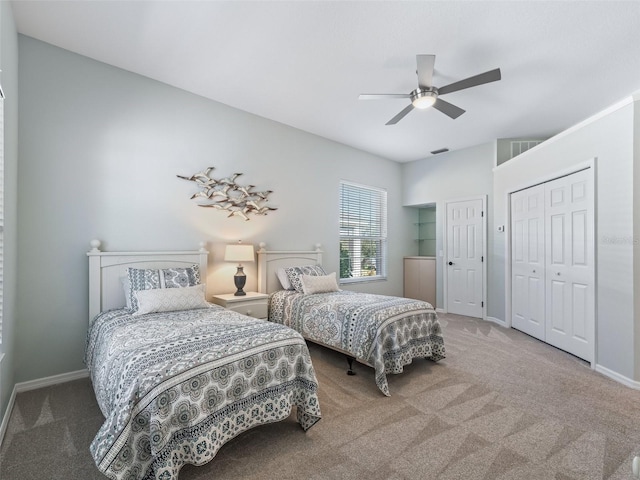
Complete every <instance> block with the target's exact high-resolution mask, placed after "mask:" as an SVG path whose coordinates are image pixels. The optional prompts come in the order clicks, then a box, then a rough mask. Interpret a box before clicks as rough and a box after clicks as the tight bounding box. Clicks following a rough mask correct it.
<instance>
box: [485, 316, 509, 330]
mask: <svg viewBox="0 0 640 480" xmlns="http://www.w3.org/2000/svg"><path fill="white" fill-rule="evenodd" d="M487 321H488V322H493V323H497V324H498V325H500V326H501V327H505V328H506V326H507V322H505V321H504V320H500V319H499V318H496V317H487Z"/></svg>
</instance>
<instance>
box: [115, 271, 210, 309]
mask: <svg viewBox="0 0 640 480" xmlns="http://www.w3.org/2000/svg"><path fill="white" fill-rule="evenodd" d="M127 278H128V280H129V295H128V296H129V302H127V304H129V303H130V304H131V306H130V307H129V308H130V309H131V310H133V311H134V312H135V311H136V310H137V309H138V299H137V297H136V292H138V291H140V290H154V289H159V288H160V289H162V288H183V287H193V286H194V285H199V284H200V267H199V266H198V265H196V264H194V265H191V266H190V267H185V268H163V269H159V270H158V269H144V268H128V269H127Z"/></svg>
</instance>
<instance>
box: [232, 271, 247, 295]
mask: <svg viewBox="0 0 640 480" xmlns="http://www.w3.org/2000/svg"><path fill="white" fill-rule="evenodd" d="M233 283H234V284H235V286H236V288H237V290H236V293H234V295H235V296H236V297H240V296H242V295H246V294H247V293H246V292H245V291H244V290H242V289H243V288H244V285H245V284H246V283H247V276H246V275H245V273H244V267H242V266H241V265H238V271H237V272H236V274H235V275H234V276H233Z"/></svg>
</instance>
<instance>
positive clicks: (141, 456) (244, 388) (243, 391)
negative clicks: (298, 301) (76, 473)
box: [85, 306, 320, 480]
mask: <svg viewBox="0 0 640 480" xmlns="http://www.w3.org/2000/svg"><path fill="white" fill-rule="evenodd" d="M85 361H86V364H87V367H88V368H89V371H90V374H91V380H92V382H93V386H94V390H95V393H96V399H97V401H98V404H99V406H100V409H101V410H102V413H103V414H104V416H105V417H106V420H105V422H104V424H103V425H102V428H100V431H99V432H98V434H97V435H96V437H95V439H94V440H93V442H92V443H91V447H90V450H91V453H92V455H93V458H94V460H95V462H96V465H97V466H98V469H99V470H100V471H101V472H103V473H104V474H105V475H107V477H109V478H112V479H122V478H127V479H142V478H144V479H151V478H156V479H163V480H164V479H177V478H178V472H179V470H180V468H181V467H182V466H183V465H184V464H187V463H190V464H194V465H202V464H204V463H207V462H208V461H210V460H211V459H212V458H213V457H214V456H215V455H216V453H217V452H218V450H219V449H220V447H221V446H222V445H223V444H225V443H226V442H228V441H229V440H231V439H232V438H234V437H235V436H236V435H238V434H240V433H241V432H243V431H245V430H248V429H250V428H252V427H255V426H257V425H261V424H265V423H271V422H276V421H279V420H283V419H285V418H287V417H288V416H289V414H290V413H291V409H292V406H294V405H295V406H296V407H297V408H296V413H297V419H298V421H299V423H300V425H301V426H302V428H303V429H304V430H307V429H308V428H310V427H311V426H312V425H314V424H315V423H316V422H317V421H318V420H319V419H320V407H319V405H318V397H317V394H316V392H317V380H316V377H315V372H314V370H313V366H312V364H311V358H310V357H309V351H308V350H307V346H306V344H305V341H304V339H303V338H302V336H301V335H300V334H299V333H297V332H295V331H293V330H291V329H289V328H286V327H283V326H282V325H276V324H273V323H269V322H266V321H263V320H255V319H251V318H249V317H245V316H243V315H240V314H238V313H235V312H232V311H229V310H225V309H223V308H221V307H217V306H212V307H211V308H205V309H198V310H189V311H179V312H169V313H155V314H148V315H141V316H138V317H132V316H130V315H128V314H127V312H126V311H125V310H112V311H108V312H105V313H102V314H100V315H98V316H97V317H96V319H95V320H94V321H93V323H92V324H91V327H90V329H89V333H88V337H87V350H86V356H85Z"/></svg>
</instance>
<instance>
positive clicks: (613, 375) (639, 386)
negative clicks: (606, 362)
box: [595, 364, 640, 390]
mask: <svg viewBox="0 0 640 480" xmlns="http://www.w3.org/2000/svg"><path fill="white" fill-rule="evenodd" d="M595 371H596V372H598V373H601V374H602V375H604V376H605V377H609V378H610V379H612V380H615V381H616V382H619V383H621V384H623V385H625V386H627V387H629V388H633V389H634V390H640V382H637V381H636V380H631V379H630V378H628V377H625V376H624V375H621V374H619V373H618V372H614V371H613V370H610V369H608V368H607V367H603V366H602V365H599V364H596V368H595Z"/></svg>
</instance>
